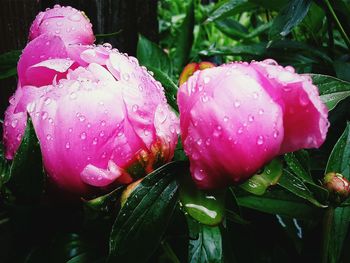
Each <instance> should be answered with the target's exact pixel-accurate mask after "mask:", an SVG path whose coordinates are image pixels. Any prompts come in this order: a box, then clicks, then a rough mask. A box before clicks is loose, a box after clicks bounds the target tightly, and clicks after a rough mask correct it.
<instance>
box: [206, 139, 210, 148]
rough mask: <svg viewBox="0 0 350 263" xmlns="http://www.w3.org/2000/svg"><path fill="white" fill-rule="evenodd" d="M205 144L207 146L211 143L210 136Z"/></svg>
mask: <svg viewBox="0 0 350 263" xmlns="http://www.w3.org/2000/svg"><path fill="white" fill-rule="evenodd" d="M205 144H206V145H207V146H209V145H210V138H208V139H206V140H205Z"/></svg>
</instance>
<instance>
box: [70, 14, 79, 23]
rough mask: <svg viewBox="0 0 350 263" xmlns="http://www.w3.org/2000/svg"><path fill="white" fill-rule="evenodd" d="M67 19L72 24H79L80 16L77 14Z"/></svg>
mask: <svg viewBox="0 0 350 263" xmlns="http://www.w3.org/2000/svg"><path fill="white" fill-rule="evenodd" d="M68 18H69V19H70V20H72V21H74V22H79V21H80V20H81V16H80V15H79V14H74V15H71V16H69V17H68Z"/></svg>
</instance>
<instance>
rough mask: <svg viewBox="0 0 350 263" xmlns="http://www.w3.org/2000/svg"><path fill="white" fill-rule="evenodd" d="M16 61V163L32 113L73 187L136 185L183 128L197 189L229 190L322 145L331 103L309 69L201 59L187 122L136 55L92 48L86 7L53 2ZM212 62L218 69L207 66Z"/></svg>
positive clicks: (12, 113)
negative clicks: (279, 159)
mask: <svg viewBox="0 0 350 263" xmlns="http://www.w3.org/2000/svg"><path fill="white" fill-rule="evenodd" d="M29 40H30V42H29V43H28V45H27V46H26V48H25V49H24V50H23V53H22V56H21V58H20V60H19V63H18V78H19V81H18V87H17V90H16V92H15V94H14V96H13V97H12V98H11V99H10V106H9V107H8V109H7V111H6V113H5V121H4V135H3V141H4V144H5V146H6V158H8V159H12V158H13V157H14V155H15V153H16V151H17V149H18V147H19V145H20V142H21V139H22V136H23V133H24V131H25V126H26V121H27V114H29V115H30V117H31V119H32V121H33V124H34V128H35V132H36V134H37V136H38V138H39V142H40V146H41V151H42V156H43V161H44V166H45V170H46V172H47V174H48V176H49V178H50V179H51V180H52V181H53V182H54V183H55V184H56V185H58V186H59V187H60V188H62V189H65V190H68V191H70V192H72V193H76V194H80V195H81V194H86V193H89V192H90V190H91V189H94V187H99V188H101V187H102V188H103V187H106V186H109V185H114V184H125V183H130V182H132V181H133V180H134V179H135V178H137V177H138V176H140V174H141V175H145V174H147V173H149V172H150V171H152V170H153V169H154V168H156V167H157V166H159V165H161V164H164V163H165V162H168V161H170V160H171V159H172V157H173V155H174V150H175V146H176V143H177V140H178V133H179V131H180V130H181V137H182V142H183V146H184V150H185V152H186V154H187V155H188V158H189V160H190V165H191V173H192V177H193V179H194V181H195V182H196V184H197V186H198V187H200V188H204V189H212V188H218V187H224V186H227V185H230V184H234V183H237V182H240V181H243V180H245V179H247V178H249V177H250V176H252V175H253V174H254V173H255V172H256V171H257V170H259V169H260V168H261V167H262V166H263V165H264V164H266V163H267V162H269V161H270V160H272V159H273V158H274V157H276V156H278V155H280V154H283V153H286V152H292V151H296V150H298V149H302V148H317V147H319V146H320V145H321V144H322V143H323V142H324V140H325V138H326V134H327V130H328V126H329V123H328V120H327V114H328V113H327V109H326V107H325V105H324V104H323V103H322V102H321V100H320V97H319V95H318V90H317V87H315V86H314V85H313V84H312V81H311V79H310V78H309V77H308V76H303V75H298V74H296V73H295V72H294V69H293V68H292V67H290V66H288V67H285V68H284V67H282V66H279V65H278V64H277V63H276V62H275V61H274V60H271V59H268V60H265V61H262V62H251V63H250V64H248V63H246V62H244V63H230V64H225V65H222V66H218V67H212V66H214V65H212V64H211V63H208V64H205V65H204V64H203V67H201V66H200V65H199V66H198V65H196V64H194V63H193V65H192V68H193V71H194V70H195V69H197V68H199V69H202V68H206V69H203V70H199V71H196V72H195V73H194V74H193V76H191V77H190V78H189V79H188V80H187V81H186V79H187V76H188V75H191V74H192V73H193V72H185V73H183V74H182V75H181V83H183V84H182V85H181V87H180V89H179V93H178V104H179V110H180V126H179V121H178V118H177V116H176V115H175V113H174V112H172V111H171V110H170V108H169V106H168V104H167V102H166V98H165V95H164V90H163V87H162V85H161V84H160V83H159V82H157V81H156V80H155V79H154V78H153V77H152V75H150V74H149V72H148V71H147V70H146V68H144V67H142V66H140V65H139V63H138V61H137V59H136V58H134V57H129V56H127V55H125V54H122V53H120V52H118V51H117V50H116V49H112V47H111V46H110V45H109V44H105V45H99V46H95V45H93V42H94V35H93V31H92V26H91V24H90V22H89V20H88V19H87V17H86V16H85V15H84V13H82V12H80V11H78V10H76V9H74V8H72V7H61V6H58V5H56V6H55V7H54V8H53V9H48V10H46V11H45V12H42V13H40V14H39V15H38V16H37V17H36V19H35V21H34V22H33V25H32V27H31V29H30V35H29ZM207 67H211V68H207Z"/></svg>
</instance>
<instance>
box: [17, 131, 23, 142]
mask: <svg viewBox="0 0 350 263" xmlns="http://www.w3.org/2000/svg"><path fill="white" fill-rule="evenodd" d="M16 139H17V141H19V142H20V141H21V140H22V134H21V133H19V134H17V137H16Z"/></svg>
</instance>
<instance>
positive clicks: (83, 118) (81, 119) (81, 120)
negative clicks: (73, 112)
mask: <svg viewBox="0 0 350 263" xmlns="http://www.w3.org/2000/svg"><path fill="white" fill-rule="evenodd" d="M78 119H79V121H80V122H83V121H85V119H86V118H85V116H84V115H79V117H78Z"/></svg>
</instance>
